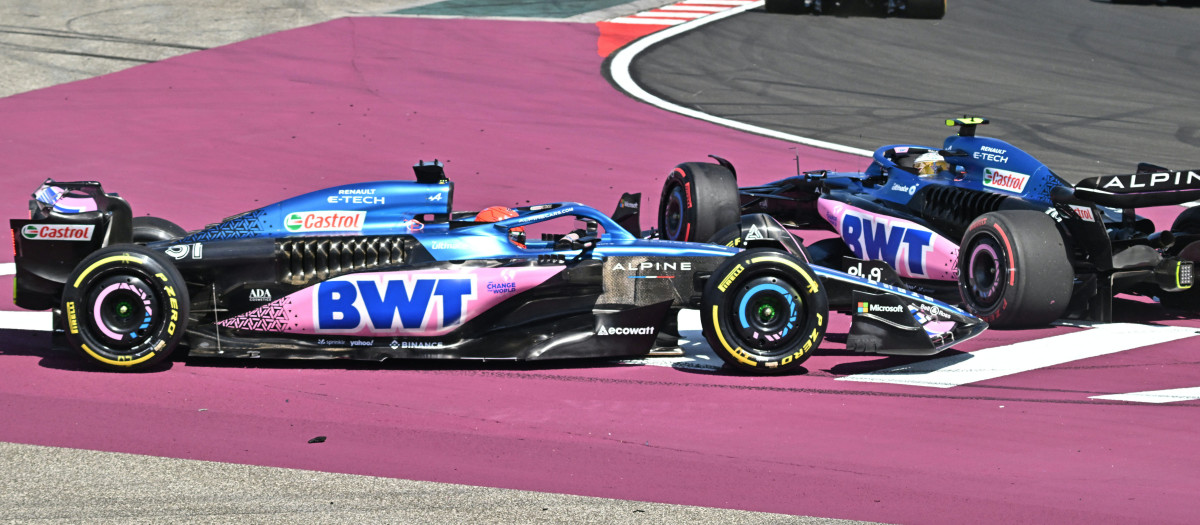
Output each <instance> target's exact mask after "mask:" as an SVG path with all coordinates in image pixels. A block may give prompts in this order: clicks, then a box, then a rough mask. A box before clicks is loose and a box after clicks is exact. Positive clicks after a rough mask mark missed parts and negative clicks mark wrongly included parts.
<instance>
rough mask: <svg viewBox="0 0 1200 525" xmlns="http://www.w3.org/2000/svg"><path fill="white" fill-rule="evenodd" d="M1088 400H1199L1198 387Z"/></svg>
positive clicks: (1136, 401) (1137, 401) (1168, 401)
mask: <svg viewBox="0 0 1200 525" xmlns="http://www.w3.org/2000/svg"><path fill="white" fill-rule="evenodd" d="M1088 399H1104V400H1109V401H1131V402H1134V403H1174V402H1177V401H1195V400H1197V399H1200V387H1191V388H1172V389H1170V390H1150V391H1147V392H1132V393H1129V394H1109V395H1104V396H1092V397H1089V398H1088Z"/></svg>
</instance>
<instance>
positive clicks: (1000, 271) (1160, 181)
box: [659, 117, 1200, 327]
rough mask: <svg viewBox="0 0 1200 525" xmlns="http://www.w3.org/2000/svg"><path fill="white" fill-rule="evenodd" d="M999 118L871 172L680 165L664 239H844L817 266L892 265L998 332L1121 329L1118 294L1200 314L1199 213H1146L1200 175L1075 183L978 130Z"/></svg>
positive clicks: (908, 149)
mask: <svg viewBox="0 0 1200 525" xmlns="http://www.w3.org/2000/svg"><path fill="white" fill-rule="evenodd" d="M987 123H988V121H987V119H982V118H977V117H964V118H959V119H953V120H949V121H947V122H946V124H947V125H952V126H957V127H958V128H959V131H958V133H957V134H956V135H951V136H950V137H948V138H947V139H946V140H945V142H944V143H943V144H942V146H941V147H934V146H919V145H913V144H894V145H888V146H883V147H881V148H879V149H877V150H875V153H874V156H873V158H872V160H871V163H870V165H869V166H867V168H866V170H864V171H862V172H853V173H844V172H843V173H839V172H830V171H809V172H804V173H801V174H798V175H795V176H792V177H788V178H785V179H782V180H778V181H775V182H772V183H769V184H764V185H761V186H750V187H742V188H738V185H737V180H736V177H735V172H734V168H733V165H732V164H730V163H729V162H728V161H725V160H723V159H718V160H719V162H718V163H715V164H714V163H687V164H681V165H680V166H679V167H677V168H676V169H675V171H674V172H673V173H672V174H671V175H670V176H669V177H668V178H667V180H666V182H665V185H664V187H663V193H662V203H661V206H660V209H659V229H660V232H661V236H662V237H663V238H665V239H672V240H684V241H700V242H704V241H708V242H715V243H718V244H733V245H736V244H737V243H738V242H741V241H744V240H745V237H739V236H738V232H736V231H734V230H733V229H726V230H725V231H721V229H722V228H726V227H727V226H729V225H732V224H736V223H737V222H738V216H739V215H741V214H744V213H766V214H768V215H770V216H771V217H773V218H775V219H777V220H778V221H779V222H781V223H782V224H784V225H785V226H787V227H790V228H796V229H825V230H831V231H833V232H836V234H837V237H836V238H832V239H825V240H821V241H817V242H815V243H813V244H812V245H810V246H809V247H808V250H809V253H810V255H811V257H812V259H811V262H813V263H814V264H817V265H823V266H828V267H834V268H844V269H846V270H848V271H853V272H856V273H859V274H860V275H865V276H867V277H871V278H872V279H874V280H883V281H884V282H892V283H893V284H899V282H898V281H895V280H891V279H890V278H889V277H887V273H879V272H878V271H877V270H878V269H877V268H876V269H872V271H876V273H875V274H874V275H873V276H872V275H868V274H864V273H861V272H862V264H861V262H860V259H870V260H873V261H880V262H883V263H885V264H886V266H887V267H888V268H891V269H894V270H895V273H897V274H898V275H899V276H900V277H902V278H903V279H904V285H905V286H907V287H909V288H910V289H912V290H915V291H920V292H921V293H924V294H928V295H932V296H935V297H939V298H941V299H943V300H945V301H947V302H954V303H959V302H961V304H962V305H964V306H965V309H966V310H968V311H970V312H972V313H973V314H975V315H977V316H979V317H981V318H983V319H984V320H985V321H987V322H988V323H990V324H991V325H992V326H997V327H1020V326H1037V325H1042V324H1045V323H1049V322H1051V321H1054V320H1055V319H1059V318H1071V319H1086V320H1092V321H1104V322H1107V321H1110V320H1111V319H1112V299H1113V295H1114V294H1117V293H1129V294H1139V295H1144V296H1150V297H1157V298H1158V299H1159V300H1160V301H1161V302H1162V303H1164V304H1166V305H1168V306H1172V307H1178V308H1183V309H1186V310H1188V311H1190V312H1195V311H1197V310H1200V292H1197V290H1196V289H1194V288H1192V282H1193V273H1192V272H1193V265H1194V263H1195V261H1198V260H1200V208H1196V207H1192V208H1188V209H1186V210H1185V211H1183V213H1181V214H1180V215H1179V216H1178V218H1177V219H1175V221H1174V223H1173V224H1172V225H1171V227H1170V229H1164V230H1160V229H1158V228H1156V227H1155V225H1154V224H1153V223H1152V222H1151V221H1150V220H1148V219H1146V218H1144V217H1141V216H1138V215H1137V214H1136V213H1135V210H1134V209H1135V208H1137V207H1143V206H1163V205H1174V204H1183V203H1187V202H1189V201H1193V200H1196V199H1197V198H1200V170H1186V171H1173V170H1169V169H1166V168H1163V167H1160V166H1154V165H1151V164H1144V163H1143V164H1140V165H1138V167H1137V169H1136V171H1135V172H1134V173H1131V174H1122V175H1110V176H1101V177H1092V178H1087V179H1084V180H1082V181H1080V182H1079V183H1078V184H1074V185H1072V184H1069V183H1067V182H1066V181H1064V180H1063V179H1062V178H1060V177H1059V176H1058V175H1056V174H1055V173H1054V172H1053V171H1051V170H1050V168H1049V167H1047V166H1046V165H1045V164H1042V163H1041V162H1040V161H1038V160H1037V159H1035V158H1034V157H1033V156H1032V155H1030V154H1028V153H1026V152H1024V151H1022V150H1020V149H1018V148H1017V147H1015V146H1013V145H1011V144H1008V143H1007V142H1004V141H1001V140H998V139H995V138H989V137H983V136H976V134H975V131H976V128H977V127H978V126H980V125H983V124H987Z"/></svg>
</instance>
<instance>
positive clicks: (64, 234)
mask: <svg viewBox="0 0 1200 525" xmlns="http://www.w3.org/2000/svg"><path fill="white" fill-rule="evenodd" d="M95 229H96V226H95V225H94V224H88V225H86V226H71V225H62V224H26V225H25V227H24V228H21V236H22V237H24V238H26V239H29V240H31V241H90V240H92V232H93V231H95Z"/></svg>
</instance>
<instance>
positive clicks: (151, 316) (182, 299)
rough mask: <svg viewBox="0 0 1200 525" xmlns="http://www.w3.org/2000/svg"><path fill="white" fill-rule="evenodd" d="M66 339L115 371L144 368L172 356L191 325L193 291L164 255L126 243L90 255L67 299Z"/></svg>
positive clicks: (67, 290)
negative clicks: (188, 320)
mask: <svg viewBox="0 0 1200 525" xmlns="http://www.w3.org/2000/svg"><path fill="white" fill-rule="evenodd" d="M62 312H63V314H62V315H63V321H64V322H63V327H64V329H65V330H64V331H65V336H66V341H67V344H68V345H69V346H70V347H71V348H72V349H73V350H75V351H76V352H78V353H79V354H80V355H81V356H83V357H84V359H86V360H88V361H90V362H91V363H94V364H95V365H97V366H99V367H100V368H104V369H107V370H114V371H140V370H146V369H148V368H151V367H153V366H155V365H157V364H158V363H161V362H162V361H163V360H164V359H166V358H167V357H169V356H170V355H171V353H172V352H173V351H174V350H175V347H176V346H178V344H179V340H180V339H181V338H182V337H183V334H184V331H185V330H186V328H187V319H188V291H187V284H186V283H184V281H183V277H182V276H181V275H180V274H179V270H177V269H176V268H175V266H174V265H173V264H172V263H171V261H170V259H168V258H167V257H166V256H165V255H163V254H161V253H159V252H156V251H154V250H150V249H148V248H145V247H143V246H138V245H133V244H124V245H113V246H109V247H107V248H104V249H101V250H98V251H96V252H95V253H93V254H92V255H90V256H88V257H87V258H86V259H84V260H83V261H82V262H80V263H79V265H78V266H76V267H75V270H74V271H73V272H71V276H70V277H69V278H68V279H67V282H66V285H65V286H64V288H63V298H62Z"/></svg>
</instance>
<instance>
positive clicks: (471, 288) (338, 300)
mask: <svg viewBox="0 0 1200 525" xmlns="http://www.w3.org/2000/svg"><path fill="white" fill-rule="evenodd" d="M475 298H476V293H475V276H473V275H456V276H454V277H428V276H404V277H399V276H397V277H386V278H382V279H381V278H374V279H367V280H335V281H326V282H324V283H321V284H319V285H317V290H316V293H315V297H314V301H313V305H314V310H315V312H314V317H315V320H316V328H317V331H318V332H330V331H336V332H347V331H349V332H358V331H360V330H362V329H364V328H365V329H367V330H370V331H371V332H374V333H410V332H422V331H435V330H438V329H441V328H446V327H450V326H455V325H457V324H459V323H461V322H462V319H463V316H464V315H465V314H466V311H467V304H468V303H469V302H470V301H471V300H473V299H475ZM435 314H436V315H435Z"/></svg>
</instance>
